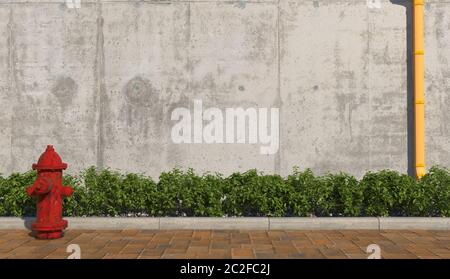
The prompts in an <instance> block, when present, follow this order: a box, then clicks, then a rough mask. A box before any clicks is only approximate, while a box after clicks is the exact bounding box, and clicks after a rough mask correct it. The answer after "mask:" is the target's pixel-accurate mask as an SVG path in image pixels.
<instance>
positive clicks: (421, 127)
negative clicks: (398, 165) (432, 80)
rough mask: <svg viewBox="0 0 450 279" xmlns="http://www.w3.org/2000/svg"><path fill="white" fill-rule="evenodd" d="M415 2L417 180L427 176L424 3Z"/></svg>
mask: <svg viewBox="0 0 450 279" xmlns="http://www.w3.org/2000/svg"><path fill="white" fill-rule="evenodd" d="M413 1H414V15H413V21H414V23H413V25H414V26H413V28H414V32H413V33H414V35H413V36H414V37H413V40H414V46H413V47H414V103H415V105H414V118H415V120H414V121H415V154H416V157H415V162H416V175H417V178H419V179H420V178H422V177H423V176H424V175H425V172H426V169H425V85H424V83H425V65H424V64H425V63H424V7H423V5H424V1H425V0H413Z"/></svg>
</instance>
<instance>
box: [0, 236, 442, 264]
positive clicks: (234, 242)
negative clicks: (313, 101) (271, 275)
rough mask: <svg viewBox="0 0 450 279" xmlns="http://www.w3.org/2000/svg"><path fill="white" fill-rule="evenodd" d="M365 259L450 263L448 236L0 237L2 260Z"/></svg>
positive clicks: (0, 255)
mask: <svg viewBox="0 0 450 279" xmlns="http://www.w3.org/2000/svg"><path fill="white" fill-rule="evenodd" d="M69 244H78V245H79V246H80V248H81V258H104V259H109V258H127V259H128V258H132V259H155V258H156V259H157V258H189V259H193V258H228V259H229V258H233V259H242V258H258V259H260V258H261V259H267V258H269V259H271V258H292V259H294V258H300V259H302V258H329V259H334V258H367V256H368V254H367V253H366V248H367V246H368V245H370V244H378V245H379V246H380V247H381V256H382V258H386V259H392V258H423V259H428V258H450V231H381V232H379V231H347V230H346V231H138V230H124V231H85V230H68V231H67V232H66V234H65V236H64V238H61V239H57V240H51V241H50V240H36V239H34V238H32V237H31V236H30V235H29V232H27V231H13V230H4V231H0V259H1V258H46V259H53V258H67V256H68V255H69V253H67V252H66V248H67V246H68V245H69Z"/></svg>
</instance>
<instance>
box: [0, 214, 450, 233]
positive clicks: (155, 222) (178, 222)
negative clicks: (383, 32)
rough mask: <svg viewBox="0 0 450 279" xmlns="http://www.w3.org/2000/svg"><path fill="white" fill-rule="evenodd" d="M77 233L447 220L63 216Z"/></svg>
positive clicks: (352, 226)
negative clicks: (89, 231) (78, 231)
mask: <svg viewBox="0 0 450 279" xmlns="http://www.w3.org/2000/svg"><path fill="white" fill-rule="evenodd" d="M66 219H67V220H68V221H69V228H70V229H78V230H81V229H83V230H123V229H140V230H450V218H439V217H436V218H435V217H433V218H428V217H424V218H417V217H381V218H378V217H321V218H314V217H311V218H309V217H306V218H297V217H288V218H275V217H237V218H232V217H230V218H220V217H217V218H216V217H161V218H159V217H154V218H153V217H148V218H147V217H141V218H132V217H123V218H122V217H121V218H112V217H86V218H83V217H67V218H66ZM33 221H34V218H32V217H24V218H17V217H0V230H7V229H14V230H20V229H30V228H31V224H32V223H33Z"/></svg>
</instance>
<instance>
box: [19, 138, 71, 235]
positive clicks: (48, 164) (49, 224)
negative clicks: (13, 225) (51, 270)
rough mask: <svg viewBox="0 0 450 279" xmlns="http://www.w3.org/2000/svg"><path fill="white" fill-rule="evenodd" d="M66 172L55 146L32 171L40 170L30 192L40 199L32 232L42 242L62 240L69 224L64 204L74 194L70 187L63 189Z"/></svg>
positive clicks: (29, 188)
mask: <svg viewBox="0 0 450 279" xmlns="http://www.w3.org/2000/svg"><path fill="white" fill-rule="evenodd" d="M66 168H67V164H66V163H63V162H62V160H61V157H60V156H59V155H58V153H56V152H55V150H54V149H53V146H51V145H47V149H46V150H45V152H44V153H42V155H41V157H39V161H38V162H37V164H33V170H37V172H38V174H37V179H36V181H35V182H34V184H33V185H31V186H29V187H28V188H27V194H28V195H29V196H35V197H37V205H36V208H37V214H36V221H35V222H34V223H33V225H32V229H33V231H34V232H35V234H36V238H39V239H54V238H60V237H62V231H63V230H64V229H65V228H66V227H67V220H64V219H62V200H63V198H64V197H69V196H71V195H72V193H73V189H72V188H71V187H70V186H62V171H63V170H65V169H66Z"/></svg>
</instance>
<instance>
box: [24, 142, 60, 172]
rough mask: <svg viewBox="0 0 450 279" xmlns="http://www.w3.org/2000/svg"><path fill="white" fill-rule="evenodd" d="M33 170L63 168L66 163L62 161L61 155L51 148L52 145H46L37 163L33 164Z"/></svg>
mask: <svg viewBox="0 0 450 279" xmlns="http://www.w3.org/2000/svg"><path fill="white" fill-rule="evenodd" d="M32 167H33V170H65V169H66V168H67V164H66V163H63V162H62V160H61V157H60V156H59V155H58V153H56V152H55V149H53V145H47V149H46V150H45V152H44V153H42V155H41V157H39V160H38V162H37V164H33V166H32Z"/></svg>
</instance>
